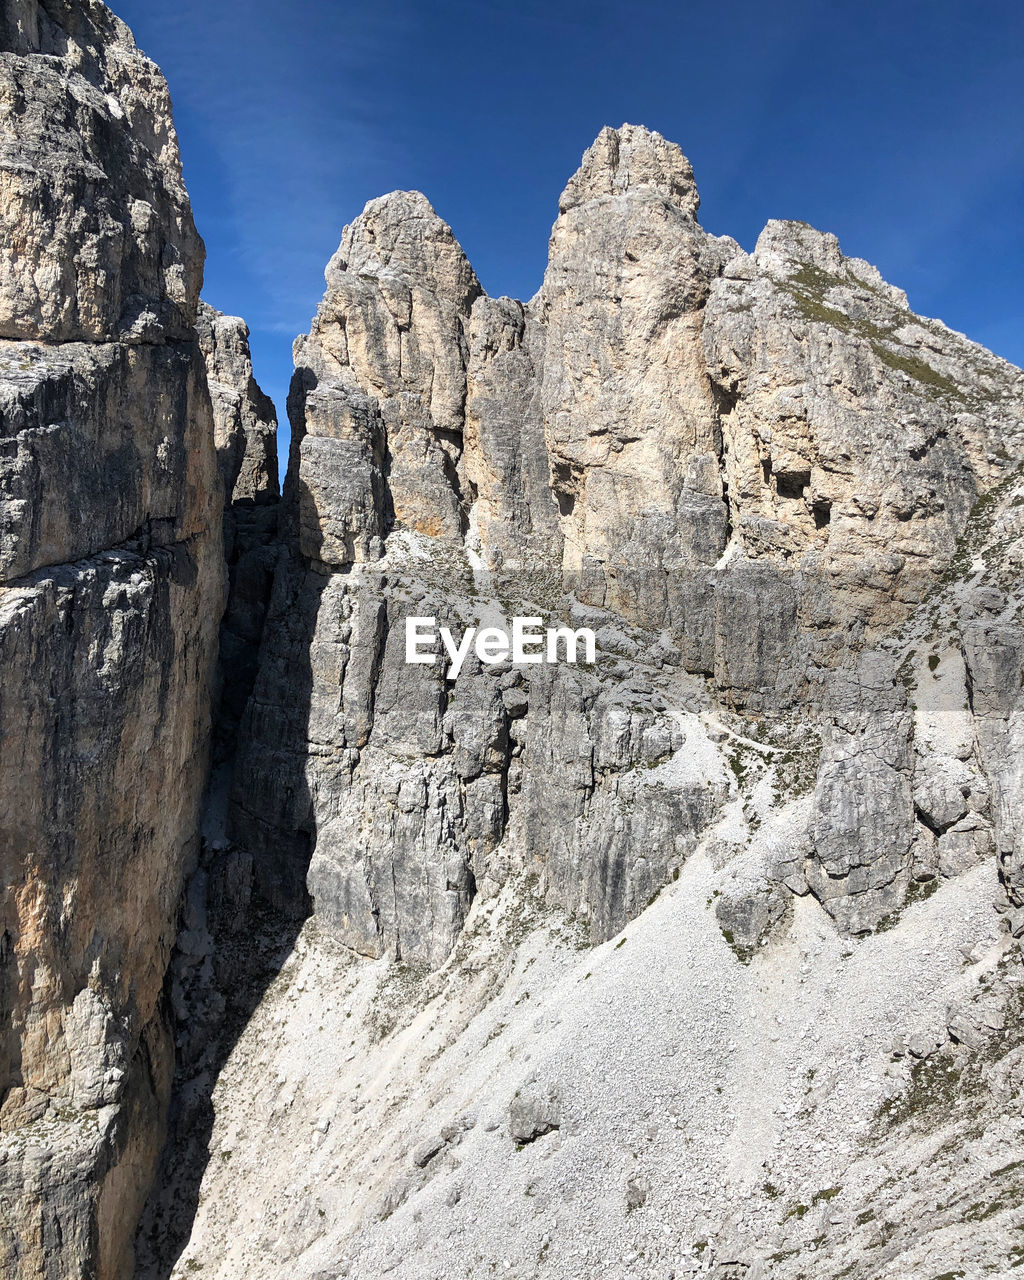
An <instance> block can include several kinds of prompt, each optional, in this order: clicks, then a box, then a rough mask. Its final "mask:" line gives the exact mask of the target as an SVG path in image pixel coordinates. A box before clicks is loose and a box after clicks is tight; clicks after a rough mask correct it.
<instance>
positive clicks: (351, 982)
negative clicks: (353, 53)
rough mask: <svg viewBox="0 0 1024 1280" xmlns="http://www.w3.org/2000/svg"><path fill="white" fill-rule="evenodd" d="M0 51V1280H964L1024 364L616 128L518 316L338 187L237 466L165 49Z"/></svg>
mask: <svg viewBox="0 0 1024 1280" xmlns="http://www.w3.org/2000/svg"><path fill="white" fill-rule="evenodd" d="M0 50H2V52H0V110H2V112H3V119H4V128H3V134H2V138H0V196H2V199H0V222H2V225H3V231H4V246H5V249H4V253H3V255H2V258H0V648H2V651H3V653H2V657H3V661H2V664H0V741H2V746H3V768H2V771H0V872H2V876H3V893H4V905H3V920H2V921H0V1005H2V1013H3V1017H2V1021H0V1102H2V1106H0V1130H2V1134H0V1260H2V1263H3V1271H4V1274H5V1275H8V1274H9V1275H11V1276H12V1277H16V1278H17V1280H28V1278H29V1277H32V1278H33V1280H38V1278H39V1277H45V1278H46V1280H86V1278H89V1280H92V1278H93V1277H95V1278H97V1280H129V1277H131V1276H133V1275H134V1276H137V1277H139V1280H167V1278H168V1277H170V1276H174V1277H176V1278H181V1280H183V1278H184V1277H186V1276H193V1275H202V1276H207V1277H217V1278H219V1280H238V1278H239V1277H243V1276H244V1277H246V1280H261V1278H264V1277H265V1278H266V1280H271V1278H274V1280H276V1278H277V1277H281V1276H287V1277H295V1278H296V1280H314V1278H318V1280H340V1277H350V1278H351V1280H375V1278H376V1277H378V1276H379V1277H384V1276H388V1277H394V1278H395V1280H449V1278H451V1280H468V1278H470V1277H480V1278H483V1277H489V1276H508V1277H514V1278H518V1280H544V1277H551V1278H552V1280H583V1278H584V1277H586V1278H587V1280H589V1277H591V1276H601V1277H608V1278H609V1280H668V1278H669V1277H673V1276H674V1277H676V1278H677V1280H678V1278H679V1277H683V1276H686V1275H689V1274H704V1275H709V1276H712V1277H715V1278H716V1280H799V1278H801V1277H802V1278H804V1280H811V1278H812V1277H813V1278H814V1280H840V1277H851V1278H853V1280H905V1278H907V1277H912V1278H914V1280H918V1278H919V1280H953V1278H954V1277H959V1278H961V1280H976V1278H978V1280H980V1278H981V1277H990V1276H991V1277H1003V1276H1011V1275H1013V1274H1016V1268H1017V1267H1018V1266H1024V1208H1022V1203H1024V1029H1022V1028H1024V1020H1022V1013H1024V1009H1022V1003H1024V968H1022V964H1021V955H1020V952H1021V943H1020V938H1022V937H1024V843H1022V841H1024V837H1022V835H1021V830H1022V827H1024V823H1022V821H1021V819H1022V814H1024V696H1022V678H1024V623H1022V618H1021V599H1022V594H1024V588H1022V585H1021V580H1022V572H1021V571H1022V559H1024V395H1022V393H1024V373H1022V372H1021V371H1020V370H1017V369H1015V368H1013V367H1012V366H1010V365H1008V364H1007V363H1005V362H1004V361H1002V360H1000V359H998V358H997V357H995V356H994V355H992V354H991V353H989V352H987V351H985V350H984V349H982V348H981V347H979V346H977V345H976V344H974V343H972V342H970V341H969V340H968V339H967V338H965V337H963V336H962V335H960V334H957V333H954V332H952V331H951V330H949V329H948V328H946V327H945V326H944V325H943V324H941V323H940V322H938V321H936V320H930V319H927V318H923V317H920V316H918V315H916V314H914V313H913V312H912V311H911V310H910V308H909V305H908V302H907V298H906V296H905V295H904V294H903V293H902V292H901V291H900V290H899V289H898V288H895V287H893V286H892V285H890V284H888V283H887V282H886V281H884V280H883V279H882V278H881V276H880V275H879V273H878V272H877V270H876V269H875V268H874V267H872V266H871V265H870V264H868V263H867V262H864V261H861V260H859V259H852V258H848V257H846V256H844V254H843V253H842V251H841V249H840V246H839V244H838V242H837V241H836V239H835V238H834V237H833V236H831V235H828V234H825V233H822V232H819V231H816V230H814V229H813V228H811V227H809V226H807V225H805V224H803V223H796V222H771V223H769V224H768V226H767V227H766V228H765V230H764V231H763V233H762V234H761V236H760V237H759V239H758V242H757V244H756V246H754V248H753V251H752V252H749V253H748V252H745V251H744V250H743V249H742V248H740V246H739V245H738V244H737V243H736V242H735V241H733V240H731V239H729V238H726V237H716V236H713V235H710V234H708V233H707V232H706V231H704V230H703V228H702V227H701V226H700V224H699V222H698V219H697V215H698V210H699V199H698V194H697V188H696V185H695V180H694V175H693V172H692V169H691V166H690V164H689V162H688V161H687V160H686V158H685V157H684V156H683V155H682V153H681V152H680V150H679V148H678V147H677V146H675V145H674V144H673V143H670V142H668V141H666V140H665V139H664V138H662V137H661V136H660V135H658V134H656V133H652V132H650V131H648V130H647V129H644V128H640V127H637V126H631V125H624V126H622V127H621V128H620V129H610V128H609V129H604V130H603V131H602V132H601V134H600V135H599V137H598V138H597V140H596V141H595V142H594V144H593V146H592V147H591V148H590V149H589V150H588V151H587V152H586V154H585V155H584V157H583V160H582V163H581V166H580V168H579V170H578V171H577V173H576V174H575V175H573V177H572V178H571V179H570V180H569V183H568V185H567V186H566V188H565V190H564V191H563V193H562V195H561V198H560V200H559V203H558V213H557V218H556V221H555V224H554V227H553V230H552V235H551V241H550V247H549V258H548V266H547V270H546V273H545V277H544V282H543V285H542V287H541V289H540V290H539V292H538V293H537V295H536V296H535V297H534V298H533V299H531V300H530V301H529V302H519V301H516V300H513V299H510V298H490V297H488V296H487V295H486V294H485V293H484V291H483V289H482V286H481V285H480V282H479V280H478V279H477V277H476V275H475V273H474V271H473V269H472V267H471V265H470V264H469V262H468V261H467V259H466V257H465V255H464V253H463V251H462V249H461V247H460V246H459V244H458V242H457V240H456V239H455V236H454V234H453V232H452V230H451V228H450V227H449V226H448V225H447V224H446V223H445V222H443V221H442V220H441V219H440V218H439V217H438V216H437V215H436V213H435V212H434V210H433V209H432V207H431V206H430V204H429V202H428V201H427V199H426V198H425V197H424V196H423V195H421V194H419V193H416V192H395V193H392V194H391V195H388V196H385V197H383V198H381V199H378V200H373V201H371V202H370V203H369V204H368V205H367V206H366V208H365V209H364V211H363V213H362V214H361V215H360V216H359V217H358V218H357V219H356V220H355V221H354V222H353V223H352V225H351V226H349V227H347V228H346V229H345V231H344V233H343V236H342V241H341V245H340V247H339V249H338V252H337V253H336V254H335V255H334V257H333V258H332V259H331V261H330V262H329V263H328V266H327V270H326V284H327V288H326V292H325V295H324V298H323V302H322V303H321V305H320V307H319V309H318V311H317V314H316V316H315V318H314V320H313V323H312V326H311V329H310V332H309V333H308V334H307V335H305V336H303V337H301V338H299V339H298V340H297V342H296V345H295V364H296V373H295V377H294V380H293V384H292V389H291V393H290V396H289V404H288V409H289V416H290V418H291V424H292V445H291V456H290V460H289V466H288V473H287V480H286V482H285V485H284V489H283V493H281V494H280V495H279V493H278V487H277V461H276V443H275V430H276V421H275V415H274V409H273V406H272V405H271V404H270V402H269V401H268V400H267V398H266V397H265V396H264V395H263V394H262V392H261V391H260V389H259V387H258V386H257V384H256V382H255V380H254V377H253V369H252V363H251V359H250V354H249V349H248V340H247V337H248V335H247V330H246V328H245V325H244V323H243V322H242V321H241V320H239V319H236V318H233V317H228V316H222V315H220V314H219V313H217V312H216V311H214V310H213V309H212V308H210V307H208V306H206V304H204V303H201V302H200V301H199V292H200V285H201V275H202V260H203V249H202V244H201V242H200V240H199V238H198V236H197V234H196V232H195V228H194V226H193V224H192V215H191V212H190V208H189V203H188V198H187V195H186V193H185V190H184V187H183V184H182V180H181V170H180V162H179V157H178V149H177V141H176V137H175V134H174V130H173V126H172V123H171V115H170V104H169V100H168V96H167V89H166V85H165V84H164V81H163V79H162V77H161V76H160V73H159V72H158V70H157V69H156V67H155V66H154V65H153V64H152V63H151V62H150V61H149V60H148V59H147V58H145V56H144V55H142V54H141V53H140V52H139V51H138V50H137V49H136V47H135V45H134V43H133V41H132V38H131V36H130V33H129V32H128V31H127V28H125V27H124V25H123V24H121V23H120V22H119V21H118V20H117V19H116V18H114V17H113V16H112V15H111V14H110V13H109V12H108V11H107V10H106V9H105V8H104V7H103V6H102V5H101V4H99V3H96V2H95V0H81V2H72V0H11V3H9V4H7V5H6V6H5V8H4V10H3V16H2V18H0ZM410 617H433V618H435V619H436V620H437V621H438V623H440V624H443V625H446V626H449V627H451V628H452V629H453V630H455V631H456V632H459V631H461V629H462V628H465V627H469V626H477V627H480V626H501V627H508V626H509V624H510V622H511V619H512V618H513V617H528V618H535V619H539V620H541V623H542V625H551V626H555V625H563V626H570V627H572V628H580V627H588V628H590V629H592V630H593V631H594V633H595V635H596V653H595V660H594V661H593V662H582V661H581V662H578V663H575V664H573V663H568V662H560V663H556V664H551V665H548V664H546V663H539V664H532V663H520V664H518V665H513V664H511V663H509V662H501V663H497V664H492V665H488V664H485V663H482V662H481V661H480V660H479V659H477V658H476V656H475V655H471V656H470V657H469V658H468V659H467V660H466V662H465V663H464V665H463V666H462V669H461V671H460V672H459V674H458V676H457V678H456V679H453V680H449V679H448V678H447V675H448V671H447V665H446V664H445V663H440V662H439V663H437V664H434V665H428V664H409V663H407V662H406V657H405V643H406V637H405V624H406V620H407V619H408V618H410ZM218 653H219V660H218Z"/></svg>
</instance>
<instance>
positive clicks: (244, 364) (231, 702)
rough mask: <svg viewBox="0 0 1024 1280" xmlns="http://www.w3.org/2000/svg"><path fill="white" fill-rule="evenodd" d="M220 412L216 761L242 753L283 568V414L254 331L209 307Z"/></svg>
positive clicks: (216, 413)
mask: <svg viewBox="0 0 1024 1280" xmlns="http://www.w3.org/2000/svg"><path fill="white" fill-rule="evenodd" d="M196 332H197V334H198V337H199V345H200V347H201V349H202V352H203V358H204V360H205V363H206V375H207V385H208V386H209V388H210V398H211V401H212V405H213V438H214V444H215V446H216V449H217V468H218V471H219V474H220V480H221V484H222V485H223V487H224V559H225V561H226V562H227V566H228V602H227V609H226V610H225V613H224V618H223V620H222V622H221V631H220V664H219V665H220V697H219V701H218V705H217V714H216V717H215V720H216V742H215V755H216V758H217V760H218V761H220V760H224V759H226V758H229V757H231V756H232V755H233V754H234V746H235V740H236V736H237V731H238V722H239V720H240V719H241V716H242V712H243V711H244V710H245V704H246V702H247V701H248V699H249V695H250V694H251V692H252V686H253V682H254V681H255V678H256V664H257V658H258V655H259V647H260V639H261V637H262V635H263V624H264V622H265V621H266V616H267V606H268V604H269V602H270V593H271V588H272V586H273V578H274V567H275V565H276V563H277V549H278V543H277V508H278V500H279V498H280V486H279V483H278V470H277V412H276V410H275V409H274V405H273V403H272V401H271V400H270V399H269V397H267V396H265V395H264V394H263V392H262V391H261V390H260V388H259V386H258V384H257V382H256V379H255V378H254V377H253V372H252V357H251V355H250V353H249V330H248V328H247V326H246V324H245V321H244V320H242V319H241V318H240V317H238V316H225V315H222V314H221V313H220V312H219V311H216V310H214V308H213V307H211V306H208V305H207V304H206V303H205V302H201V303H200V304H199V313H198V316H197V320H196Z"/></svg>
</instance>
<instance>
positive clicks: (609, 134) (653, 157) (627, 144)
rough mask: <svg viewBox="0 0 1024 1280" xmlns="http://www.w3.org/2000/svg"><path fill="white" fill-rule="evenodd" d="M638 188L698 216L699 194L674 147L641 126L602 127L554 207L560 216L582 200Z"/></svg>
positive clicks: (689, 168) (689, 169)
mask: <svg viewBox="0 0 1024 1280" xmlns="http://www.w3.org/2000/svg"><path fill="white" fill-rule="evenodd" d="M638 187H649V188H651V189H652V190H653V191H655V192H657V193H658V194H660V195H662V196H664V197H666V198H667V199H671V200H672V201H674V202H675V203H677V204H679V205H680V207H681V208H682V209H683V210H684V211H685V212H686V213H689V214H690V215H691V216H693V217H696V216H697V210H698V209H699V208H700V196H699V195H698V194H697V185H696V183H695V181H694V177H693V167H692V165H691V164H690V162H689V160H687V158H686V156H684V155H683V153H682V151H681V150H680V149H679V147H678V146H677V144H676V143H674V142H668V141H667V140H666V139H665V138H663V137H662V136H661V134H660V133H656V132H655V131H654V130H653V129H647V128H645V127H644V126H643V125H636V124H624V125H622V126H621V128H619V129H613V128H611V127H610V126H608V125H606V126H605V127H604V128H603V129H602V130H601V132H600V133H599V134H598V135H597V137H596V138H595V140H594V142H593V143H592V144H591V146H590V147H588V148H587V150H586V152H585V153H584V155H583V160H582V162H581V164H580V167H579V168H578V169H577V170H576V172H575V173H574V174H573V176H572V177H571V178H570V179H569V181H568V183H567V184H566V187H565V190H564V191H563V192H562V194H561V196H560V197H559V201H558V207H559V209H560V210H561V211H562V212H563V213H564V212H565V211H566V210H568V209H571V208H573V207H574V206H575V205H578V204H582V203H584V202H585V201H587V200H593V199H597V198H599V197H600V196H617V195H623V194H624V193H625V192H627V191H631V190H636V188H638Z"/></svg>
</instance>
